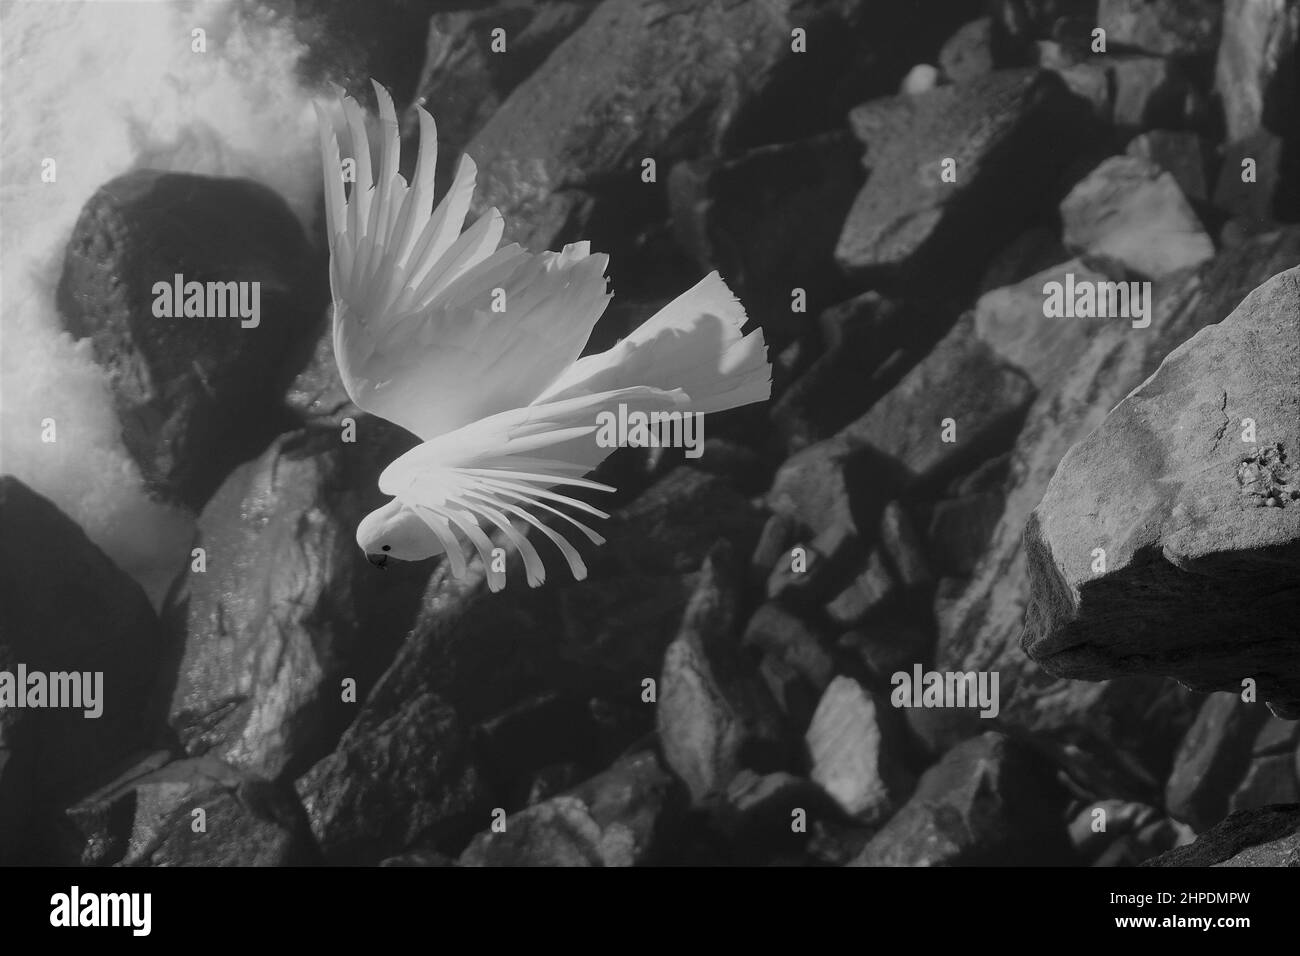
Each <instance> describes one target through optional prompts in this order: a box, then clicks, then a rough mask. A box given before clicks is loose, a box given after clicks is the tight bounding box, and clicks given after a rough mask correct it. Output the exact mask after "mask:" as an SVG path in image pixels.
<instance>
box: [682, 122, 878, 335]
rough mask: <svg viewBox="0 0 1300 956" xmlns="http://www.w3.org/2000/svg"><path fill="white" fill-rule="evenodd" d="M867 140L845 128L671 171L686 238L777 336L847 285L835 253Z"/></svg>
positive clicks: (704, 266) (702, 262)
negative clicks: (795, 303) (801, 300)
mask: <svg viewBox="0 0 1300 956" xmlns="http://www.w3.org/2000/svg"><path fill="white" fill-rule="evenodd" d="M860 152H861V150H860V147H859V145H858V143H857V141H856V140H854V138H853V137H852V136H850V135H849V134H848V133H847V132H835V133H825V134H822V135H820V136H817V137H814V138H812V139H807V140H800V141H797V142H794V143H780V144H777V145H772V146H760V147H758V148H757V149H753V150H750V151H749V152H747V153H745V154H744V155H742V156H740V157H737V158H735V159H726V160H699V161H696V162H688V163H679V164H677V165H676V166H674V167H673V168H672V171H671V173H670V175H669V177H668V200H669V212H670V215H671V217H672V221H673V228H674V231H675V234H676V236H677V240H678V242H679V243H680V244H681V246H682V247H683V248H684V249H686V250H687V251H688V252H689V253H690V254H691V257H692V258H693V259H694V260H695V262H696V264H697V265H698V266H699V268H700V269H701V270H704V271H708V270H711V269H717V270H719V271H720V272H721V273H722V275H724V276H726V277H727V281H728V283H730V284H731V286H732V288H733V289H734V290H735V291H736V292H737V293H738V294H739V295H740V298H741V300H742V301H743V302H745V303H746V308H747V309H748V311H749V315H750V317H751V319H753V320H754V321H757V322H760V323H761V324H762V326H763V328H764V330H765V331H766V332H767V334H768V335H769V336H772V335H774V334H776V333H777V332H778V331H779V330H781V329H790V330H792V331H799V330H801V327H802V325H803V324H804V323H803V321H802V320H803V318H804V316H802V315H799V314H796V313H793V312H792V311H791V305H792V290H793V289H796V288H797V289H802V290H803V293H804V297H805V300H806V301H805V304H804V308H805V309H806V308H807V306H808V302H809V301H810V302H811V303H812V304H813V305H814V308H815V307H817V306H818V305H820V304H822V303H825V302H828V301H835V300H836V299H838V298H840V297H841V296H842V295H843V293H844V292H845V291H846V290H845V289H844V288H843V287H842V285H843V284H842V281H841V278H840V275H839V272H838V270H836V269H835V266H834V263H833V261H832V256H833V253H834V251H835V242H836V240H837V239H838V238H839V234H840V228H841V226H842V225H843V223H844V215H845V211H846V210H847V209H848V207H849V204H850V203H851V202H852V201H853V197H854V196H855V195H857V192H858V189H859V188H860V187H861V186H862V180H863V173H862V167H861V165H859V163H858V159H859V156H860Z"/></svg>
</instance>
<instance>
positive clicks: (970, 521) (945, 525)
mask: <svg viewBox="0 0 1300 956" xmlns="http://www.w3.org/2000/svg"><path fill="white" fill-rule="evenodd" d="M1001 517H1002V496H1001V495H1000V494H997V493H995V492H989V491H980V492H975V493H974V494H969V495H963V496H961V497H960V498H950V499H947V500H945V501H940V502H939V503H938V504H936V505H935V506H934V510H933V512H931V515H930V527H929V530H928V532H927V535H928V539H929V543H930V547H929V554H930V560H931V562H932V563H933V564H934V565H935V566H936V567H937V568H938V570H939V571H940V573H943V574H951V575H957V576H961V577H964V576H966V575H969V574H970V573H971V572H972V571H974V570H975V567H976V565H977V564H978V563H979V559H980V555H981V554H983V553H984V547H985V545H986V544H988V540H989V537H990V536H991V535H992V534H993V529H994V528H996V527H997V524H998V519H999V518H1001Z"/></svg>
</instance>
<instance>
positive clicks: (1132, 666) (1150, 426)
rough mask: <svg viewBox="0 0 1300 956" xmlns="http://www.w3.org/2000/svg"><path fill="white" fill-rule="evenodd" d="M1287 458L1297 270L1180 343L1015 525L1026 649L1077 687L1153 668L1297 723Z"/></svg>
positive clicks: (1294, 566) (1299, 294) (1299, 491)
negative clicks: (1024, 571)
mask: <svg viewBox="0 0 1300 956" xmlns="http://www.w3.org/2000/svg"><path fill="white" fill-rule="evenodd" d="M1246 418H1250V419H1252V420H1253V422H1254V423H1255V424H1254V427H1255V430H1256V432H1257V441H1255V442H1252V443H1247V442H1243V441H1241V438H1242V436H1243V428H1245V427H1246V426H1245V425H1243V419H1246ZM1252 437H1254V436H1252ZM1298 449H1300V270H1298V269H1292V270H1290V271H1287V272H1284V273H1281V274H1279V275H1277V276H1275V277H1273V278H1272V279H1270V280H1269V281H1268V282H1266V283H1264V284H1263V285H1262V286H1260V287H1259V288H1258V289H1256V290H1255V291H1254V292H1252V293H1251V294H1250V295H1249V296H1248V297H1247V298H1246V299H1245V300H1244V301H1243V302H1242V303H1241V304H1240V305H1239V306H1238V307H1237V308H1236V309H1235V310H1234V311H1233V313H1232V314H1231V315H1230V316H1228V318H1226V319H1225V320H1224V321H1223V322H1222V323H1220V324H1219V325H1217V326H1214V327H1212V328H1209V329H1205V330H1203V331H1202V332H1200V333H1198V334H1197V335H1196V336H1195V337H1193V338H1192V339H1191V340H1190V341H1189V342H1187V343H1185V344H1184V345H1182V346H1180V347H1179V348H1178V349H1176V350H1175V351H1174V352H1173V353H1172V354H1170V355H1169V356H1168V357H1167V358H1166V359H1165V361H1164V362H1163V363H1162V365H1161V367H1160V369H1159V370H1158V371H1157V373H1156V374H1155V375H1154V376H1152V378H1151V379H1149V380H1148V381H1147V382H1146V383H1144V385H1143V386H1142V387H1141V388H1139V389H1137V390H1135V391H1134V392H1133V393H1132V394H1131V395H1130V396H1129V397H1128V398H1126V399H1125V400H1124V401H1123V402H1121V403H1120V405H1119V406H1117V407H1116V408H1115V410H1114V411H1113V412H1111V414H1110V415H1108V416H1107V418H1106V420H1105V421H1104V422H1103V423H1102V424H1101V426H1100V427H1099V428H1098V429H1097V430H1096V431H1095V432H1093V434H1092V435H1090V436H1089V437H1088V439H1087V440H1085V441H1083V442H1081V443H1080V444H1078V445H1076V446H1075V447H1074V448H1073V449H1071V450H1070V452H1069V453H1067V454H1066V456H1065V458H1064V459H1063V460H1062V462H1061V465H1060V467H1059V468H1058V470H1057V472H1056V477H1055V478H1054V479H1053V481H1052V483H1051V484H1050V485H1049V486H1048V489H1047V492H1046V494H1045V495H1044V496H1043V501H1042V502H1041V503H1040V505H1039V506H1038V508H1037V509H1035V511H1034V513H1033V515H1031V517H1030V519H1029V522H1028V525H1027V527H1026V530H1025V547H1026V552H1027V557H1028V567H1029V573H1030V577H1031V603H1030V607H1029V611H1028V613H1027V616H1026V623H1025V634H1024V638H1023V646H1024V648H1025V650H1026V651H1027V652H1028V653H1029V654H1030V656H1031V657H1033V658H1034V659H1035V660H1036V661H1038V662H1039V663H1040V664H1041V665H1042V666H1043V667H1044V668H1046V669H1047V670H1048V671H1050V672H1051V673H1053V674H1056V675H1058V676H1069V677H1073V678H1085V679H1097V678H1102V677H1108V676H1115V675H1118V674H1124V673H1157V674H1169V675H1171V676H1175V677H1177V678H1178V679H1179V680H1180V681H1181V682H1183V683H1185V684H1187V685H1188V686H1190V687H1193V688H1196V689H1201V690H1219V689H1225V690H1226V689H1230V688H1236V689H1240V687H1241V681H1242V679H1243V678H1246V677H1251V678H1254V679H1256V680H1257V682H1258V687H1259V694H1260V696H1261V698H1263V699H1267V700H1270V701H1273V702H1274V705H1275V707H1276V708H1277V709H1279V712H1285V714H1284V715H1287V716H1290V715H1293V714H1295V713H1300V669H1297V666H1296V665H1297V660H1296V657H1295V655H1294V654H1293V653H1292V652H1291V649H1292V648H1293V646H1294V642H1295V641H1296V639H1297V637H1298V636H1300V631H1297V626H1298V625H1297V615H1296V610H1297V603H1298V602H1300V591H1297V589H1296V587H1295V583H1294V582H1295V580H1296V575H1297V570H1298V569H1300V471H1297V466H1296V464H1295V463H1294V462H1292V461H1291V457H1290V456H1291V455H1292V454H1296V453H1297V450H1298ZM1116 488H1123V489H1124V495H1123V496H1122V499H1121V498H1117V497H1115V495H1114V489H1116ZM1096 548H1102V549H1104V551H1105V565H1104V570H1103V569H1099V568H1097V567H1095V564H1096V562H1097V560H1098V558H1097V555H1096V554H1095V553H1094V549H1096Z"/></svg>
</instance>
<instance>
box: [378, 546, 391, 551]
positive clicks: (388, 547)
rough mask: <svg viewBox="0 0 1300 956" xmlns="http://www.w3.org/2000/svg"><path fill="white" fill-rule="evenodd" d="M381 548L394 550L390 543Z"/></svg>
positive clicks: (382, 549) (381, 549)
mask: <svg viewBox="0 0 1300 956" xmlns="http://www.w3.org/2000/svg"><path fill="white" fill-rule="evenodd" d="M379 550H380V551H392V550H393V546H392V545H390V544H386V545H384V546H383V547H382V548H380V549H379Z"/></svg>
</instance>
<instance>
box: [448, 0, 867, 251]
mask: <svg viewBox="0 0 1300 956" xmlns="http://www.w3.org/2000/svg"><path fill="white" fill-rule="evenodd" d="M864 6H865V5H863V4H861V3H858V2H853V0H843V2H837V3H834V4H814V3H811V2H808V0H781V2H779V3H775V4H769V5H765V6H762V7H739V6H732V7H728V6H719V5H717V4H715V3H712V2H707V0H687V2H685V3H681V4H678V5H676V6H675V7H673V8H672V9H671V10H670V11H661V10H660V9H659V8H657V7H653V6H649V7H648V6H646V5H645V4H643V3H640V2H639V0H613V2H607V3H602V4H600V5H599V6H597V7H596V9H595V10H594V11H593V12H592V14H591V16H590V17H588V18H587V20H586V21H585V22H584V23H583V24H582V26H581V27H579V28H578V29H577V30H576V31H575V32H574V33H573V34H572V35H571V36H569V37H568V38H567V39H566V40H565V41H564V42H563V43H561V44H560V45H559V46H558V47H556V49H555V50H554V52H553V53H552V55H551V56H550V57H549V58H548V59H547V60H546V61H545V62H544V63H542V65H541V66H539V67H538V68H537V70H536V71H535V72H534V73H533V74H532V75H531V76H529V77H528V79H527V80H525V81H524V82H523V83H521V84H520V85H519V86H518V87H516V88H515V90H514V91H513V92H512V93H511V94H510V95H509V96H508V97H506V99H505V101H504V102H503V103H502V104H501V106H500V108H498V109H497V110H496V111H495V112H494V113H493V114H492V117H491V119H489V120H488V121H487V123H486V125H484V127H483V128H482V129H481V130H480V131H479V133H478V135H477V136H475V137H474V139H473V140H472V141H471V143H470V145H469V147H468V150H467V151H468V152H469V154H470V155H471V156H473V157H474V158H475V160H476V161H477V162H478V164H479V191H478V195H477V196H476V203H477V205H478V208H479V209H486V208H488V207H490V206H496V207H498V208H499V209H500V210H501V212H502V214H503V215H504V216H505V220H506V223H507V227H506V228H507V232H506V239H507V241H512V240H513V241H519V242H521V243H522V244H523V245H524V246H525V247H527V248H531V249H546V248H552V247H554V245H555V243H556V242H557V241H558V240H559V239H560V237H561V235H562V234H567V232H568V231H572V230H573V229H574V228H575V227H577V226H579V225H581V223H582V221H583V220H584V219H585V218H586V216H587V215H588V214H589V213H590V212H591V210H592V206H593V199H594V198H599V199H601V200H604V201H606V202H608V203H610V205H611V208H612V209H613V208H617V210H618V213H619V215H620V219H621V227H622V228H621V230H620V232H621V233H622V234H626V231H627V229H628V227H629V223H630V221H632V220H647V219H648V218H649V216H650V213H651V211H652V208H653V207H654V206H655V205H656V202H655V200H654V199H653V198H652V197H654V196H655V195H656V194H657V190H655V189H653V188H649V187H647V185H646V184H645V183H643V182H642V181H641V172H642V166H641V162H642V160H643V159H645V158H653V159H654V160H655V162H656V165H657V169H658V175H659V176H661V177H662V176H666V175H667V173H668V170H669V168H670V166H671V165H672V163H673V162H675V161H677V160H680V159H686V158H692V157H693V156H699V155H722V154H726V153H728V152H734V151H735V150H736V149H737V148H739V147H744V146H752V145H758V144H759V143H763V142H774V141H789V140H793V139H797V138H799V137H800V136H801V135H807V134H808V133H811V132H814V131H816V130H818V129H830V128H832V127H833V126H834V125H835V124H834V122H833V119H834V117H835V114H836V112H838V106H839V104H838V103H836V102H835V101H834V100H833V98H827V100H826V102H824V103H822V104H814V105H811V106H810V104H809V102H808V99H807V97H792V96H789V95H788V91H789V90H791V89H798V88H799V84H801V83H803V82H807V81H808V80H810V79H812V78H813V77H816V76H825V75H827V74H828V73H830V74H833V72H834V71H835V70H836V68H837V66H842V65H843V64H846V63H847V62H848V60H849V58H850V56H852V55H853V54H854V53H855V52H857V50H856V49H855V47H856V43H857V42H858V41H861V42H864V43H866V44H868V45H875V44H879V43H880V41H879V39H875V38H873V36H871V35H868V34H867V33H866V32H865V26H864V27H860V26H859V24H858V21H859V20H861V19H862V15H863V14H864V10H863V7H864ZM870 12H871V13H872V14H873V15H876V14H877V12H876V11H870ZM794 27H800V28H803V29H805V30H806V31H807V37H808V43H809V44H810V46H813V47H814V48H817V47H818V45H820V47H819V49H820V52H819V54H818V55H817V56H804V57H801V56H791V55H790V43H791V30H792V29H793V28H794ZM823 114H825V115H823ZM579 231H583V230H579ZM587 234H589V233H588V232H587V231H584V235H587ZM615 261H616V262H617V261H619V260H618V259H617V258H616V259H615Z"/></svg>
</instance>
